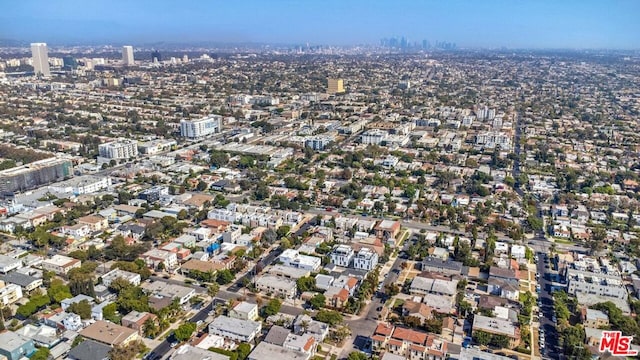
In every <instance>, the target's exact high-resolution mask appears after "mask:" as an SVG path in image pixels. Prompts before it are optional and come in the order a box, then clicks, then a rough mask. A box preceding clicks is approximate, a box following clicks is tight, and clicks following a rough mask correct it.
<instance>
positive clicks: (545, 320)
mask: <svg viewBox="0 0 640 360" xmlns="http://www.w3.org/2000/svg"><path fill="white" fill-rule="evenodd" d="M545 254H546V253H538V254H537V257H538V264H537V270H538V274H540V279H539V282H538V283H539V284H540V292H539V293H538V299H540V301H541V302H542V306H541V308H540V310H541V311H542V315H543V316H541V317H540V320H539V321H540V328H541V329H544V332H545V336H544V338H545V348H544V349H541V351H540V354H541V355H542V357H543V359H544V358H552V359H559V352H560V348H558V343H557V341H558V334H557V332H556V327H555V324H554V323H553V321H552V318H553V297H552V296H551V294H550V292H549V291H550V288H551V281H550V280H549V278H548V276H549V274H548V269H546V267H545V265H546V264H545V262H544V260H545ZM549 262H551V259H549ZM536 346H537V344H536Z"/></svg>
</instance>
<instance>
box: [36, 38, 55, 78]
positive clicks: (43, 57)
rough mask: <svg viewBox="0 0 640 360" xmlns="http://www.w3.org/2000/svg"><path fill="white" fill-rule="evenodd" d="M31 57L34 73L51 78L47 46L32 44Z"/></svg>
mask: <svg viewBox="0 0 640 360" xmlns="http://www.w3.org/2000/svg"><path fill="white" fill-rule="evenodd" d="M31 56H32V58H33V72H34V73H35V74H36V75H42V76H51V71H50V70H49V55H48V54H47V44H45V43H32V44H31Z"/></svg>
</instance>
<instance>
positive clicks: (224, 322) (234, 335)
mask: <svg viewBox="0 0 640 360" xmlns="http://www.w3.org/2000/svg"><path fill="white" fill-rule="evenodd" d="M261 330H262V323H260V322H257V321H253V320H242V319H235V318H231V317H228V316H224V315H223V316H218V317H217V318H216V319H215V320H213V322H212V323H211V324H209V334H213V335H218V336H222V337H224V338H225V339H228V340H232V341H238V342H251V341H253V339H254V338H255V337H256V336H257V335H259V334H260V331H261Z"/></svg>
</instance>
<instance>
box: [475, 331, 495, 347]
mask: <svg viewBox="0 0 640 360" xmlns="http://www.w3.org/2000/svg"><path fill="white" fill-rule="evenodd" d="M473 341H475V342H476V343H478V344H480V345H485V346H486V345H489V343H490V342H491V334H489V333H488V332H484V331H482V330H477V331H476V332H475V333H473Z"/></svg>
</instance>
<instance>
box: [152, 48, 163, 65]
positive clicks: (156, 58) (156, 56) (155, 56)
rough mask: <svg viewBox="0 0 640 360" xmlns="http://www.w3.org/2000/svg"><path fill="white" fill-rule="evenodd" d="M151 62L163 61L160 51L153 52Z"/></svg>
mask: <svg viewBox="0 0 640 360" xmlns="http://www.w3.org/2000/svg"><path fill="white" fill-rule="evenodd" d="M151 61H153V62H156V61H157V62H160V61H162V55H160V51H158V50H153V52H152V53H151Z"/></svg>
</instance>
